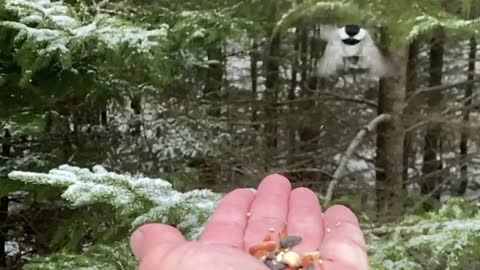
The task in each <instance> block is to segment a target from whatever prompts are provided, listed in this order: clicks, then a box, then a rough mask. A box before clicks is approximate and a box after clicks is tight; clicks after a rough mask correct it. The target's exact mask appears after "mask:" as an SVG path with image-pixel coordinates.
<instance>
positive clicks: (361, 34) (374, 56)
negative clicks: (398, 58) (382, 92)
mask: <svg viewBox="0 0 480 270" xmlns="http://www.w3.org/2000/svg"><path fill="white" fill-rule="evenodd" d="M320 37H321V38H322V39H323V40H325V41H327V46H326V48H325V51H324V54H323V57H322V58H321V59H320V61H319V73H320V76H330V75H334V74H336V73H337V72H338V71H340V70H342V69H345V68H346V64H347V63H349V64H352V63H353V67H354V68H360V69H367V70H368V71H369V72H370V74H371V75H373V76H375V77H384V76H386V75H388V73H389V72H390V68H389V65H388V64H387V61H386V59H385V58H384V56H383V55H382V53H381V52H380V50H379V49H378V47H377V46H376V45H375V43H374V41H373V40H372V37H371V36H370V33H369V32H368V31H367V30H366V29H364V28H362V27H360V26H358V25H354V24H347V25H345V26H343V27H340V28H339V27H335V26H328V25H327V26H322V27H321V29H320Z"/></svg>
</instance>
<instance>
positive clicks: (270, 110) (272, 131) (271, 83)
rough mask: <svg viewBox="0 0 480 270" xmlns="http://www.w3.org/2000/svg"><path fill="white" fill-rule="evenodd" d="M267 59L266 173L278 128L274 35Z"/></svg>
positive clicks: (276, 40) (277, 50)
mask: <svg viewBox="0 0 480 270" xmlns="http://www.w3.org/2000/svg"><path fill="white" fill-rule="evenodd" d="M267 50H268V51H267V57H266V59H265V68H266V71H265V73H266V75H265V88H266V89H265V95H264V102H263V103H264V117H265V118H264V121H265V125H264V136H265V138H266V151H265V155H266V156H265V166H266V169H267V171H268V167H269V164H270V162H271V160H272V158H273V155H274V154H273V153H275V150H276V148H277V144H278V141H277V140H278V138H277V133H278V126H277V110H276V107H275V103H276V102H277V98H278V91H279V89H278V88H279V79H280V76H279V72H280V69H279V58H280V36H279V34H276V35H275V36H273V37H272V40H271V41H270V44H269V46H268V47H267Z"/></svg>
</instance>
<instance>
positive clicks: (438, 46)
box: [420, 29, 444, 210]
mask: <svg viewBox="0 0 480 270" xmlns="http://www.w3.org/2000/svg"><path fill="white" fill-rule="evenodd" d="M443 55H444V32H443V30H442V29H439V30H438V31H437V32H436V34H435V37H434V38H433V39H432V41H431V46H430V78H429V85H430V86H437V85H441V84H442V75H443ZM442 100H443V95H442V93H441V92H439V91H437V92H434V93H432V94H430V95H428V97H427V105H428V107H429V108H430V109H432V111H434V110H435V109H436V108H437V109H438V106H440V105H441V104H442ZM440 135H441V126H440V125H439V124H432V125H430V126H428V127H427V131H426V134H425V144H424V153H423V164H422V174H423V176H424V177H423V178H422V180H421V182H420V189H421V192H422V194H424V195H427V194H429V195H431V196H432V199H433V200H432V201H426V203H425V204H424V208H425V209H426V210H430V209H432V207H434V205H432V203H433V204H436V202H435V201H439V200H440V194H441V188H440V187H439V185H441V183H442V178H441V176H440V175H436V174H435V172H436V171H437V170H441V169H442V163H441V161H440V158H441V152H440V144H441V142H440V139H441V138H440Z"/></svg>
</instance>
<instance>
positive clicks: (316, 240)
mask: <svg viewBox="0 0 480 270" xmlns="http://www.w3.org/2000/svg"><path fill="white" fill-rule="evenodd" d="M272 229H273V230H274V231H275V232H280V231H282V230H286V231H287V232H288V234H289V235H297V236H301V237H302V238H303V240H302V241H301V242H300V244H298V245H297V246H295V247H293V248H292V249H293V250H294V251H296V252H298V253H300V254H302V253H304V252H311V251H315V250H319V251H320V254H321V261H320V263H318V262H317V264H316V269H321V270H367V269H369V266H368V258H367V252H366V244H365V240H364V236H363V233H362V231H361V230H360V227H359V224H358V219H357V218H356V216H355V215H354V214H353V213H352V212H351V211H350V210H349V209H348V208H346V207H344V206H340V205H336V206H332V207H330V208H329V209H327V210H326V211H325V213H322V210H321V207H320V204H319V201H318V199H317V197H316V196H315V194H314V193H313V192H312V191H311V190H309V189H307V188H296V189H294V190H292V187H291V184H290V182H289V181H288V180H287V179H286V178H285V177H283V176H281V175H277V174H274V175H270V176H268V177H266V178H265V179H264V180H263V181H262V182H261V183H260V185H259V186H258V189H257V191H256V192H254V191H252V190H250V189H237V190H234V191H232V192H230V193H229V194H227V195H226V196H225V197H224V198H223V200H222V201H221V202H220V205H219V207H218V208H217V210H216V211H215V213H214V214H213V216H212V217H211V219H210V221H209V223H208V224H207V227H206V228H205V230H204V232H203V233H202V235H201V236H200V238H199V240H198V241H187V240H186V239H185V237H184V236H183V235H182V234H181V232H180V231H178V230H177V229H175V228H173V227H171V226H168V225H165V224H147V225H143V226H142V227H140V228H139V229H137V230H136V231H135V232H134V234H133V235H132V238H131V247H132V251H133V253H134V254H135V255H136V256H137V257H139V258H140V268H139V269H140V270H163V269H182V270H198V269H200V270H217V269H218V270H226V269H228V270H246V269H248V270H268V267H267V266H265V265H264V264H263V263H261V262H260V261H258V260H257V259H256V258H255V257H253V256H251V255H250V254H249V253H248V249H249V248H250V247H251V246H252V245H255V244H257V243H259V242H261V241H262V240H263V239H264V238H265V236H266V235H268V234H269V232H270V231H271V230H272ZM271 235H272V237H273V239H274V240H276V241H278V236H277V234H276V233H273V234H271Z"/></svg>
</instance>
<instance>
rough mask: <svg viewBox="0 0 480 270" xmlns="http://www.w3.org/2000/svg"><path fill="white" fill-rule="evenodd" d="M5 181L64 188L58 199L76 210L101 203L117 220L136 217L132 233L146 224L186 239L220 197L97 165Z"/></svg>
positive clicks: (20, 174) (17, 173) (12, 175)
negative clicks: (169, 227)
mask: <svg viewBox="0 0 480 270" xmlns="http://www.w3.org/2000/svg"><path fill="white" fill-rule="evenodd" d="M8 177H9V178H10V179H13V180H19V181H23V182H27V183H33V184H47V185H52V186H59V187H66V190H65V191H64V192H63V194H62V197H63V198H65V199H66V200H67V201H69V202H70V203H71V204H72V205H73V206H76V207H80V206H85V205H92V204H96V203H105V204H109V205H111V206H113V208H114V209H115V210H116V212H117V214H118V215H120V216H124V217H128V216H131V215H134V216H137V215H139V214H140V216H138V217H136V219H135V220H133V222H132V229H133V228H135V227H137V226H139V225H142V224H144V223H147V222H164V223H170V224H176V225H177V227H178V228H179V229H182V230H184V232H186V233H187V235H188V236H190V237H196V236H197V235H198V233H200V231H201V229H202V228H203V226H204V223H205V222H206V220H207V218H208V217H209V216H210V214H211V213H212V212H213V210H214V209H215V208H216V205H217V203H218V201H219V199H220V197H221V195H220V194H216V193H213V192H211V191H209V190H192V191H189V192H185V193H181V192H178V191H176V190H174V189H173V188H172V185H171V184H170V182H168V181H166V180H163V179H160V178H155V179H154V178H147V177H142V176H132V175H127V174H125V175H122V174H117V173H114V172H108V171H107V170H105V169H104V168H103V167H102V166H100V165H97V166H95V167H94V168H93V170H92V171H90V170H88V169H84V168H79V167H73V166H69V165H61V166H60V167H59V168H58V169H52V170H50V171H49V172H48V173H34V172H24V171H13V172H11V173H10V174H9V175H8ZM142 213H144V214H143V215H142ZM135 214H136V215H135Z"/></svg>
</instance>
